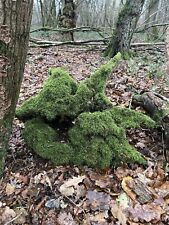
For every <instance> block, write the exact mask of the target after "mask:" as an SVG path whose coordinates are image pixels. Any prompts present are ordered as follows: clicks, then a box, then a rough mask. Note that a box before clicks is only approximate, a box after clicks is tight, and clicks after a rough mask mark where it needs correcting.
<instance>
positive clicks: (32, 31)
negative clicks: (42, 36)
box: [30, 26, 102, 33]
mask: <svg viewBox="0 0 169 225" xmlns="http://www.w3.org/2000/svg"><path fill="white" fill-rule="evenodd" d="M38 31H55V32H62V33H68V32H70V31H73V32H88V31H96V32H102V30H101V29H100V28H95V27H88V26H84V27H74V28H69V29H67V28H51V27H40V28H37V29H34V30H31V31H30V33H35V32H38Z"/></svg>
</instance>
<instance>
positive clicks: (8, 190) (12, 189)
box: [5, 183, 16, 196]
mask: <svg viewBox="0 0 169 225" xmlns="http://www.w3.org/2000/svg"><path fill="white" fill-rule="evenodd" d="M15 188H16V187H15V186H14V185H13V184H9V183H7V185H6V189H5V191H6V194H7V196H9V195H12V194H13V193H14V192H15Z"/></svg>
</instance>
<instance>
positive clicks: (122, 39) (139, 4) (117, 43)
mask: <svg viewBox="0 0 169 225" xmlns="http://www.w3.org/2000/svg"><path fill="white" fill-rule="evenodd" d="M143 5H144V0H137V1H135V0H127V1H126V3H125V5H124V7H123V8H122V10H121V12H120V13H119V16H118V19H117V23H116V26H115V30H114V32H113V35H112V38H111V41H110V43H109V45H108V47H107V49H106V51H105V55H106V56H109V57H113V56H114V55H116V53H117V52H121V53H122V54H123V53H125V52H128V51H129V49H130V43H131V39H132V36H133V33H134V30H135V28H136V25H137V21H138V19H139V16H140V13H141V11H142V8H143Z"/></svg>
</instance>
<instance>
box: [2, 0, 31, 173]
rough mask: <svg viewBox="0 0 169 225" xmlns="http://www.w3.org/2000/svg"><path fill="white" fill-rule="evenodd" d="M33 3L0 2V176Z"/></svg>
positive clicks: (22, 65) (26, 45)
mask: <svg viewBox="0 0 169 225" xmlns="http://www.w3.org/2000/svg"><path fill="white" fill-rule="evenodd" d="M32 7H33V0H25V1H23V0H16V1H13V0H1V11H2V13H3V14H2V17H1V20H0V176H1V175H2V173H3V168H4V163H5V156H6V152H7V149H8V140H9V137H10V133H11V127H12V120H13V118H14V114H15V108H16V103H17V100H18V96H19V91H20V86H21V82H22V78H23V72H24V66H25V61H26V54H27V47H28V41H29V31H30V23H31V16H32Z"/></svg>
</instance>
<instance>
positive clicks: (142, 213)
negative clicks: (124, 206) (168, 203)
mask: <svg viewBox="0 0 169 225" xmlns="http://www.w3.org/2000/svg"><path fill="white" fill-rule="evenodd" d="M128 212H129V213H130V214H131V216H132V218H133V221H134V222H139V221H140V220H141V221H145V222H147V223H149V222H153V223H157V222H159V221H161V215H162V214H163V213H164V212H165V211H164V210H163V209H162V207H161V206H159V205H157V206H156V205H153V204H147V205H140V204H136V205H135V206H134V207H133V208H131V207H130V208H128Z"/></svg>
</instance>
